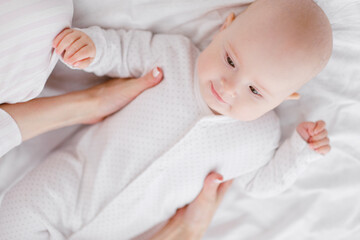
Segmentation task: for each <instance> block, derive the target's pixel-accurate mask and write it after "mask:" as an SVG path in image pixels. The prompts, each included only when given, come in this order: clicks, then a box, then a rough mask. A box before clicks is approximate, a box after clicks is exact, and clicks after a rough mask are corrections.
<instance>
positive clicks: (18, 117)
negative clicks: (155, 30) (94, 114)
mask: <svg viewBox="0 0 360 240" xmlns="http://www.w3.org/2000/svg"><path fill="white" fill-rule="evenodd" d="M94 105H95V104H94V99H93V98H91V96H89V94H87V93H86V92H85V91H80V92H73V93H69V94H65V95H61V96H56V97H46V98H38V99H33V100H31V101H28V102H24V103H16V104H2V105H0V108H2V109H3V110H5V111H6V112H8V113H9V114H10V115H11V116H12V118H14V120H15V121H16V123H17V124H18V126H19V129H20V132H21V135H22V140H23V141H25V140H27V139H30V138H32V137H35V136H37V135H40V134H42V133H44V132H47V131H50V130H54V129H57V128H61V127H65V126H70V125H73V124H78V123H81V122H83V121H84V119H86V118H87V117H88V116H89V114H90V113H91V110H92V109H93V108H94Z"/></svg>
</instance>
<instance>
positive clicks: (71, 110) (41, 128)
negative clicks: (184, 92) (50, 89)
mask: <svg viewBox="0 0 360 240" xmlns="http://www.w3.org/2000/svg"><path fill="white" fill-rule="evenodd" d="M153 75H156V76H155V77H154V76H153ZM162 78H163V73H162V71H161V69H159V68H156V70H152V71H151V72H150V73H148V74H146V75H145V76H143V77H141V78H139V79H113V80H110V81H107V82H105V83H102V84H99V85H97V86H95V87H92V88H89V89H86V90H82V91H76V92H71V93H68V94H64V95H60V96H55V97H45V98H37V99H33V100H31V101H28V102H24V103H16V104H1V105H0V108H2V109H3V110H5V111H6V112H8V113H9V114H10V115H11V116H12V117H13V118H14V119H15V121H16V123H17V124H18V126H19V129H20V132H21V136H22V140H23V141H25V140H27V139H30V138H33V137H35V136H37V135H39V134H41V133H44V132H48V131H50V130H54V129H58V128H61V127H65V126H70V125H74V124H79V123H87V124H91V123H96V122H99V121H101V120H103V119H104V118H105V117H107V116H108V115H110V114H112V113H114V112H116V111H118V110H120V109H121V108H122V107H124V106H125V105H126V104H128V103H129V102H131V101H132V100H133V99H134V98H135V97H137V96H138V95H139V94H140V93H142V92H143V91H144V90H146V89H148V88H150V87H153V86H155V85H156V84H158V83H159V82H160V81H161V80H162Z"/></svg>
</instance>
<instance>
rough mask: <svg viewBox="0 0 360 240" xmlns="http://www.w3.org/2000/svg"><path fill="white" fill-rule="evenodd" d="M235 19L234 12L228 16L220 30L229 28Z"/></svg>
mask: <svg viewBox="0 0 360 240" xmlns="http://www.w3.org/2000/svg"><path fill="white" fill-rule="evenodd" d="M234 19H235V14H234V13H233V12H232V13H230V14H229V16H227V18H226V20H225V22H224V24H223V25H222V26H221V28H220V32H221V31H222V30H224V29H225V28H227V27H228V26H229V25H230V24H231V23H232V22H233V21H234Z"/></svg>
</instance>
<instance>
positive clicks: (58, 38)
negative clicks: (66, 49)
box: [53, 28, 74, 48]
mask: <svg viewBox="0 0 360 240" xmlns="http://www.w3.org/2000/svg"><path fill="white" fill-rule="evenodd" d="M73 31H74V30H72V29H70V28H65V29H64V30H62V31H61V32H60V33H59V34H58V35H57V36H56V37H55V39H54V41H53V48H57V47H58V45H59V43H60V42H61V40H63V39H64V37H65V36H66V35H68V34H70V33H72V32H73Z"/></svg>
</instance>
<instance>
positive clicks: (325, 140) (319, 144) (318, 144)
mask: <svg viewBox="0 0 360 240" xmlns="http://www.w3.org/2000/svg"><path fill="white" fill-rule="evenodd" d="M329 143H330V140H329V138H328V137H326V138H323V139H321V140H319V141H316V142H312V143H309V146H310V148H312V149H314V150H315V149H317V148H320V147H322V146H326V145H329Z"/></svg>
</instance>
